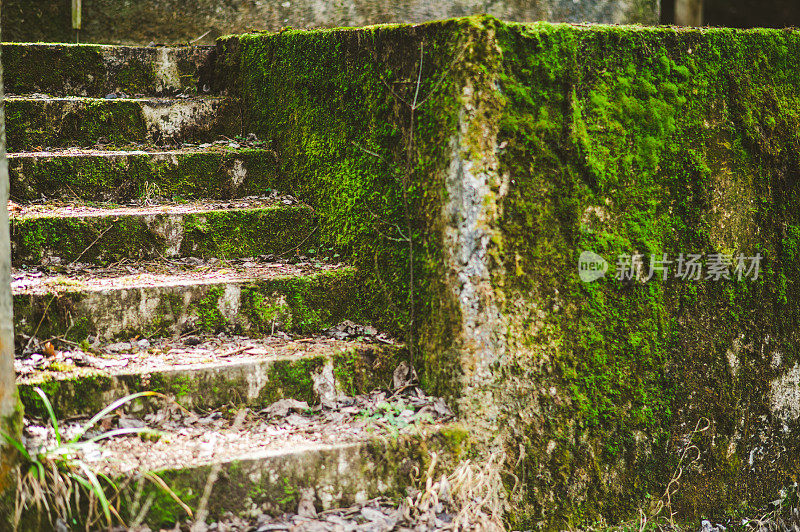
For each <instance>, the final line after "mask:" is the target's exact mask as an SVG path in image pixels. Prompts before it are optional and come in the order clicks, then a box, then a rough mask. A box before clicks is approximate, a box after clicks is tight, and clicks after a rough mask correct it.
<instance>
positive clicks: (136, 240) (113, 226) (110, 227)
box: [11, 202, 317, 266]
mask: <svg viewBox="0 0 800 532" xmlns="http://www.w3.org/2000/svg"><path fill="white" fill-rule="evenodd" d="M253 203H254V205H250V206H245V207H244V208H231V207H230V204H228V205H226V204H217V205H214V204H210V205H203V204H193V205H191V206H190V207H187V206H185V205H180V204H179V205H170V206H158V207H149V208H148V207H134V208H116V209H113V208H95V209H92V208H86V207H84V208H83V209H80V208H78V210H77V212H74V213H72V212H70V208H60V209H59V208H50V209H43V212H41V213H38V214H36V215H23V216H19V215H17V216H12V220H11V235H12V237H11V239H12V242H11V252H12V256H13V264H14V266H21V265H37V264H48V265H52V264H69V263H71V262H73V261H76V260H80V261H81V262H84V263H91V264H109V263H113V262H118V261H120V260H122V259H130V260H158V259H161V258H176V257H200V258H212V257H215V258H218V259H232V258H237V257H256V256H260V255H267V254H275V255H279V254H281V253H285V252H288V251H291V252H292V253H295V252H297V253H304V252H305V251H306V250H308V249H310V248H314V247H316V245H317V242H316V240H315V239H314V238H313V236H314V233H315V228H316V223H317V221H316V219H315V216H314V211H313V209H311V208H310V207H308V206H307V205H292V206H284V205H275V204H272V205H270V204H269V202H263V203H264V205H258V203H257V202H253ZM100 235H102V237H101V236H100Z"/></svg>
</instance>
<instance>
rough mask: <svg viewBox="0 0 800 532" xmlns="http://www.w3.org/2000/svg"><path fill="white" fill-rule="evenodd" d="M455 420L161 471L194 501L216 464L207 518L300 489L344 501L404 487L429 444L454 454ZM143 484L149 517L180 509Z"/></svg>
mask: <svg viewBox="0 0 800 532" xmlns="http://www.w3.org/2000/svg"><path fill="white" fill-rule="evenodd" d="M453 427H454V426H453V425H433V426H430V427H426V428H424V429H421V430H420V432H419V434H415V435H408V434H404V435H402V436H400V437H399V438H396V439H389V438H385V437H381V436H375V437H372V438H368V439H361V440H360V441H355V442H352V441H350V442H347V441H344V442H341V443H340V442H334V443H327V444H323V443H317V442H313V441H309V442H308V443H307V444H295V445H291V446H287V447H286V448H283V449H275V450H266V451H265V450H258V451H254V452H253V453H251V454H249V455H245V456H237V457H235V458H233V459H231V458H228V459H226V460H224V461H221V462H217V463H216V464H215V463H208V461H207V460H206V461H205V463H204V461H203V460H200V459H197V460H195V463H190V464H186V467H183V468H179V469H168V470H162V471H158V475H159V476H160V477H161V478H162V479H163V480H164V481H165V482H166V483H167V485H168V486H170V488H171V489H173V490H174V491H175V492H176V493H178V494H179V495H180V496H181V498H182V499H183V501H185V502H186V503H187V504H188V505H189V506H190V507H192V508H195V509H196V507H197V503H198V502H199V500H200V498H201V496H202V494H203V491H204V489H205V487H206V484H207V482H208V478H209V475H211V474H212V471H213V470H215V469H216V470H218V472H219V473H220V474H219V477H218V480H217V482H216V483H215V484H214V485H213V490H212V492H211V496H210V498H209V499H208V502H209V506H208V508H207V510H208V514H209V517H211V518H212V519H214V518H219V517H220V516H221V515H222V514H223V513H224V512H226V511H229V509H231V508H236V509H238V510H240V511H242V510H244V509H245V508H251V507H256V508H259V509H260V510H263V511H265V512H266V513H268V514H272V515H279V514H280V513H283V512H296V511H297V507H298V502H299V501H300V499H301V497H304V496H305V497H308V501H309V502H311V503H313V504H314V506H315V507H316V508H317V510H318V511H322V510H327V509H331V508H341V507H347V506H350V505H353V504H356V503H360V502H366V501H368V500H370V499H372V498H375V497H380V496H387V497H395V498H397V497H399V496H402V495H404V494H405V491H404V490H405V488H407V487H409V486H411V485H413V483H414V480H413V479H414V477H415V476H417V475H419V472H420V471H426V470H427V468H428V466H429V465H430V461H431V453H432V452H435V453H437V455H438V457H439V464H442V463H443V462H452V461H453V460H455V459H457V458H458V456H459V454H460V452H461V449H460V445H459V443H457V442H454V441H453V439H452V437H451V432H456V433H459V434H461V433H462V432H463V429H461V428H460V427H456V428H455V429H453ZM437 471H441V468H440V469H439V470H437ZM146 490H147V492H148V493H151V492H152V493H154V495H155V496H156V500H155V503H154V505H153V509H152V510H151V511H150V513H149V514H148V517H147V522H148V523H149V524H150V525H151V526H154V527H159V526H165V525H171V524H172V523H174V522H175V519H176V518H177V517H180V516H184V515H185V514H184V512H183V511H182V510H181V508H180V507H178V505H177V504H175V502H174V501H173V500H172V499H171V498H169V497H168V496H167V495H166V494H164V493H163V492H158V491H156V490H153V489H152V488H151V487H149V486H148V487H147V488H146Z"/></svg>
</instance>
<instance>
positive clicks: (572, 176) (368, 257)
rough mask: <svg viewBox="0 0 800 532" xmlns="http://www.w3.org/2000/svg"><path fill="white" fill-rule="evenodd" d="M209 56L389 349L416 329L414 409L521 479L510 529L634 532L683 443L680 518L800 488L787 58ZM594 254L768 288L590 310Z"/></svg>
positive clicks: (477, 51) (531, 33)
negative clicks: (671, 259) (447, 407)
mask: <svg viewBox="0 0 800 532" xmlns="http://www.w3.org/2000/svg"><path fill="white" fill-rule="evenodd" d="M219 49H220V53H221V54H223V55H226V56H227V60H226V63H225V64H227V65H237V64H238V68H236V69H235V70H234V71H233V72H232V73H231V74H230V75H231V76H232V77H233V78H235V80H236V81H237V82H239V85H240V86H241V88H242V91H243V93H242V96H243V101H244V102H245V104H246V105H247V106H248V107H247V109H246V111H247V115H248V116H246V123H245V125H246V127H247V128H248V130H252V131H255V132H257V133H258V134H259V135H262V134H267V132H269V135H270V136H271V138H272V139H273V142H274V146H275V149H276V151H277V152H278V154H279V155H278V160H279V161H280V166H281V170H280V172H281V173H282V174H283V175H286V176H289V179H290V180H291V184H292V186H293V189H295V190H296V192H297V194H299V195H300V196H301V197H302V198H303V199H305V200H307V201H308V202H309V203H310V204H311V205H314V207H315V208H316V209H317V212H318V213H319V215H320V219H321V231H322V233H321V238H322V239H323V242H324V241H325V239H329V240H330V241H336V242H342V243H345V244H346V245H348V246H350V248H351V249H353V250H354V251H355V261H356V263H357V264H358V266H359V267H360V268H362V269H363V270H364V271H367V270H369V269H372V270H373V271H374V272H375V273H376V275H375V277H376V279H375V280H374V281H373V284H370V285H368V286H371V287H374V289H375V292H376V293H377V294H383V295H384V296H385V299H384V300H383V302H384V305H383V307H379V306H378V307H377V308H384V309H385V315H384V318H385V319H386V320H387V322H391V321H392V320H395V322H396V323H397V324H398V325H397V326H398V328H401V329H402V328H403V327H407V326H408V323H410V320H411V318H412V317H413V318H414V322H415V323H416V324H417V327H416V329H415V330H414V331H413V333H414V335H415V339H416V348H417V349H418V351H417V352H418V354H419V357H420V358H418V359H417V360H421V362H420V363H421V364H422V365H423V366H424V367H423V368H422V370H423V371H422V379H423V382H424V383H425V384H426V386H428V387H429V388H430V389H433V390H436V391H437V392H440V393H445V394H448V395H449V396H450V397H452V399H453V400H454V402H456V404H457V405H458V407H459V416H461V417H463V419H464V420H466V422H467V424H468V425H469V426H471V427H475V432H476V438H477V439H479V440H483V442H484V443H485V444H486V445H487V446H488V447H489V448H495V449H497V448H504V449H505V450H507V451H508V452H509V453H511V454H512V455H513V456H515V457H516V458H519V460H520V462H519V466H518V469H517V470H516V471H514V473H515V474H516V476H517V478H519V479H521V481H522V483H523V490H522V494H523V496H522V497H521V498H520V499H518V500H515V501H514V502H515V503H516V506H515V510H514V512H513V513H512V514H511V516H510V517H511V519H512V520H513V521H514V522H515V524H516V526H517V527H519V528H521V529H527V528H533V527H543V528H552V529H564V528H570V527H574V526H579V524H580V523H583V522H586V521H587V520H595V519H599V518H600V517H603V518H605V519H607V520H622V519H627V518H630V517H633V516H635V515H637V508H639V507H641V506H642V505H645V504H646V503H645V501H647V500H657V499H659V498H660V497H661V495H662V494H663V493H664V489H665V487H666V484H667V482H669V479H670V478H672V476H673V474H674V473H675V471H677V466H678V457H679V455H680V453H681V452H682V451H683V450H684V449H685V448H686V445H687V442H689V441H691V442H693V443H694V444H695V445H697V446H698V448H699V450H700V455H701V456H700V461H699V462H698V463H697V464H695V465H693V466H692V467H691V468H686V469H685V471H683V476H682V478H681V489H680V490H679V491H678V492H677V493H676V494H674V496H673V498H672V505H673V509H674V510H676V511H678V512H679V515H680V516H682V517H683V518H686V519H693V518H696V517H699V516H701V515H708V513H709V512H711V511H714V510H722V509H734V508H741V507H742V505H743V504H744V505H751V506H752V507H754V508H757V507H759V506H760V505H762V504H764V503H766V502H768V501H772V500H775V499H777V498H778V496H779V490H780V489H781V488H782V487H784V486H790V485H791V484H792V483H793V482H794V478H793V474H794V472H796V463H797V461H798V459H800V447H799V446H798V442H800V438H798V434H800V403H798V400H797V398H798V397H800V395H798V394H797V383H798V377H797V375H798V374H799V373H800V372H798V370H797V369H796V366H795V364H796V362H797V360H798V358H799V357H800V351H798V345H800V344H798V342H797V338H796V331H797V330H798V319H799V318H798V317H799V316H800V307H799V306H798V305H800V295H799V294H798V288H797V287H798V286H800V277H799V276H800V273H798V272H800V268H799V267H798V265H799V264H800V262H799V260H800V259H798V255H797V249H798V240H800V236H798V235H800V229H798V226H800V219H799V218H798V213H800V207H798V206H797V205H796V203H797V198H798V195H797V193H796V188H797V180H798V175H800V163H798V158H797V153H798V150H797V147H798V146H800V138H799V137H798V132H799V131H800V113H798V111H797V109H798V106H797V102H798V101H800V94H799V93H798V87H800V79H798V70H797V68H796V65H795V58H796V57H798V56H799V55H800V32H797V31H752V32H736V31H731V30H686V31H678V30H675V29H673V28H659V29H650V28H631V27H606V26H600V27H574V26H567V25H550V24H533V25H516V24H505V23H501V22H499V21H497V20H494V19H491V18H477V17H476V18H470V19H462V20H454V21H444V22H441V23H433V24H428V25H422V26H414V27H409V26H387V27H374V28H364V29H358V30H356V29H353V30H337V31H330V32H303V31H286V32H283V33H281V34H278V35H248V36H243V37H240V38H231V39H229V40H227V41H224V42H221V43H220V44H219ZM754 51H757V52H754ZM753 54H756V56H755V57H756V58H757V60H755V61H754V55H753ZM420 57H422V62H423V65H422V68H420V63H419V61H420ZM420 72H421V75H420ZM417 80H420V81H419V85H417V83H418V82H417ZM415 95H416V96H415ZM417 97H418V98H419V100H417V102H418V103H419V101H422V102H424V104H423V105H422V106H421V107H420V106H416V107H415V110H416V113H415V117H414V118H415V122H414V124H415V135H416V136H415V138H414V139H413V143H412V146H411V147H409V144H408V142H409V140H408V139H409V137H408V135H409V131H410V130H409V127H408V124H409V120H410V110H411V107H412V106H413V102H414V101H415V98H417ZM409 152H410V153H412V156H413V165H412V167H413V166H414V165H419V166H418V167H414V168H413V170H412V171H409V170H408V165H409V162H408V158H407V157H408V153H409ZM375 154H377V156H376V155H375ZM406 183H407V186H408V188H406V189H404V184H406ZM406 201H407V202H408V203H410V207H409V208H408V209H406V208H404V203H405V202H406ZM409 218H410V219H409ZM409 230H410V231H411V233H412V235H414V236H415V238H413V239H412V243H413V250H414V259H415V260H414V263H413V266H414V274H415V275H414V285H413V287H412V288H413V289H414V294H415V295H416V297H417V299H416V306H415V307H414V308H413V311H414V312H415V314H412V313H411V311H409V308H410V307H409V304H410V299H409V297H408V289H409V285H408V283H409V282H410V281H411V279H410V275H409V274H408V272H409V260H410V254H409V245H408V242H407V241H405V240H403V236H404V235H405V234H406V232H407V231H409ZM584 250H591V251H594V252H596V253H600V254H602V255H604V256H606V258H607V259H608V260H609V261H610V262H611V263H612V272H613V271H614V269H613V264H614V263H615V262H616V257H617V256H618V255H619V254H622V253H629V254H630V253H634V254H635V253H645V254H653V255H655V256H659V257H660V256H661V254H662V253H668V254H669V255H670V256H677V255H678V254H679V253H685V254H686V253H704V254H706V255H710V254H713V253H716V252H719V253H732V254H737V253H743V254H746V255H747V256H754V255H755V254H756V253H760V254H761V255H762V257H763V260H764V263H763V264H764V266H763V269H762V272H761V276H760V277H759V278H758V279H756V280H750V281H748V280H741V281H740V280H737V279H735V278H731V279H721V280H719V281H715V280H713V279H711V278H708V279H702V280H700V281H697V282H692V281H688V280H681V279H674V278H670V279H669V280H667V281H664V282H659V281H656V280H651V281H650V282H647V283H645V282H634V281H628V280H625V279H619V280H617V279H614V278H613V277H612V275H609V276H608V277H607V278H606V279H604V280H602V281H597V282H595V283H593V284H589V283H583V282H581V280H580V278H579V276H578V270H577V264H578V258H579V257H580V255H581V253H582V251H584ZM387 279H388V281H387ZM376 300H380V297H379V296H376ZM377 305H378V304H377V303H376V306H377ZM398 308H399V309H398ZM404 310H405V312H404ZM406 330H407V329H406ZM706 419H707V420H708V421H709V422H710V425H709V428H708V429H707V430H701V431H700V432H698V433H693V430H694V429H695V427H698V426H699V428H703V427H704V426H705V420H706ZM698 423H700V424H699V425H698Z"/></svg>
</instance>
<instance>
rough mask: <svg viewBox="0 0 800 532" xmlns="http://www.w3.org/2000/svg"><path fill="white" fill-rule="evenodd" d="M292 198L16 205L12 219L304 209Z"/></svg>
mask: <svg viewBox="0 0 800 532" xmlns="http://www.w3.org/2000/svg"><path fill="white" fill-rule="evenodd" d="M302 205H304V204H302V203H300V202H299V201H298V200H296V199H295V198H292V197H291V196H283V197H274V196H271V197H246V198H238V199H230V200H203V201H191V202H182V203H178V202H161V203H158V204H153V205H130V206H124V205H113V204H112V205H107V206H102V205H100V206H98V205H87V204H84V203H77V202H76V203H67V204H65V202H57V203H43V204H24V205H20V204H13V205H11V206H10V216H11V218H12V219H14V220H26V219H32V218H97V217H103V216H113V217H117V216H152V215H157V214H176V215H180V214H198V213H208V212H215V211H245V210H258V209H262V210H263V209H274V208H281V207H288V206H302Z"/></svg>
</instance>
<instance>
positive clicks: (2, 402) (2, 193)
mask: <svg viewBox="0 0 800 532" xmlns="http://www.w3.org/2000/svg"><path fill="white" fill-rule="evenodd" d="M1 8H2V1H0V9H1ZM0 59H1V58H0ZM8 188H9V185H8V159H6V119H5V95H4V93H3V66H2V60H0V430H2V431H3V432H5V433H6V434H8V435H9V436H10V437H12V438H19V437H20V433H21V429H22V407H21V406H20V404H19V397H18V396H17V386H16V376H15V374H14V321H13V310H12V309H13V307H12V299H11V235H10V231H9V225H8ZM15 466H16V451H15V450H14V449H13V448H12V447H11V446H9V445H8V444H7V443H6V442H5V440H3V439H0V529H3V530H10V528H9V527H8V526H7V525H8V524H9V520H10V519H12V515H13V512H11V511H8V510H10V509H13V505H14V493H15V489H16V481H15V476H14V475H15V470H16V468H15Z"/></svg>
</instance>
